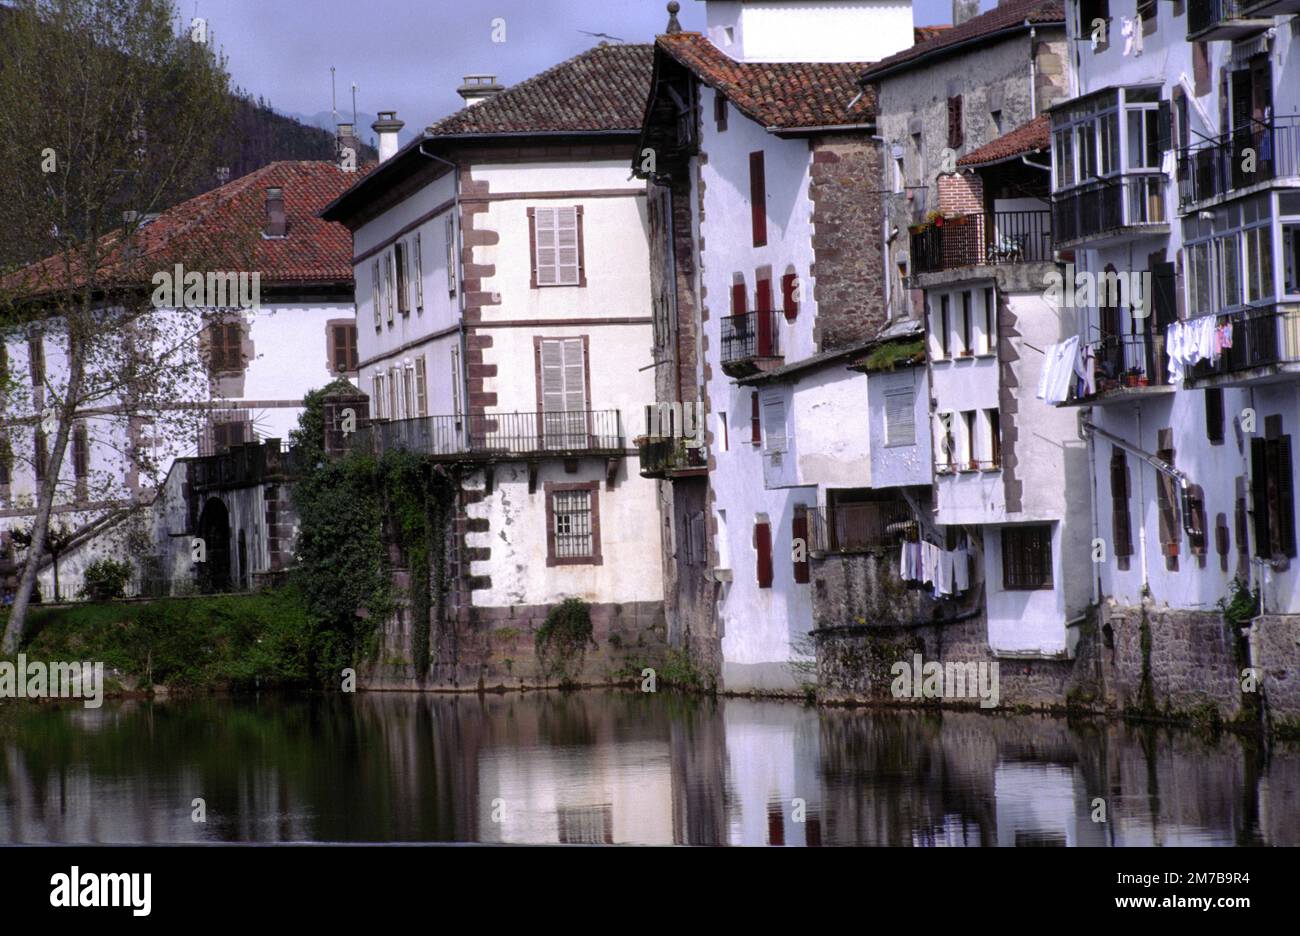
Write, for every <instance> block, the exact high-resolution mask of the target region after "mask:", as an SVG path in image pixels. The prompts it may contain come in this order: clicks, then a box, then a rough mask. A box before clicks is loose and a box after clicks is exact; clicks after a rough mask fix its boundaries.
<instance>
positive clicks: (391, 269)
mask: <svg viewBox="0 0 1300 936" xmlns="http://www.w3.org/2000/svg"><path fill="white" fill-rule="evenodd" d="M395 264H396V260H394V258H393V251H391V250H390V251H388V252H387V253H385V254H384V311H385V313H386V314H387V316H388V324H390V325H391V324H393V299H394V297H395V296H396V295H397V283H396V265H395Z"/></svg>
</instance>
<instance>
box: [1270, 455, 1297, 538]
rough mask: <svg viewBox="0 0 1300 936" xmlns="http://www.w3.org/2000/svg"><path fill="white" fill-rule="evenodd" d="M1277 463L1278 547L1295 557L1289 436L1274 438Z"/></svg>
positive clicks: (1292, 484)
mask: <svg viewBox="0 0 1300 936" xmlns="http://www.w3.org/2000/svg"><path fill="white" fill-rule="evenodd" d="M1272 441H1273V445H1274V448H1275V451H1276V453H1277V454H1276V456H1275V459H1274V461H1275V463H1276V465H1277V481H1276V487H1277V526H1278V537H1277V539H1278V547H1279V549H1280V550H1281V552H1282V555H1284V556H1287V557H1290V558H1295V554H1296V542H1295V485H1294V482H1293V481H1292V475H1291V437H1290V436H1282V437H1281V438H1279V439H1274V440H1272Z"/></svg>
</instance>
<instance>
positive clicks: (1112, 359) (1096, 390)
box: [1075, 332, 1169, 401]
mask: <svg viewBox="0 0 1300 936" xmlns="http://www.w3.org/2000/svg"><path fill="white" fill-rule="evenodd" d="M1084 348H1085V350H1086V351H1091V355H1092V388H1091V389H1089V387H1088V384H1087V381H1086V380H1085V379H1084V378H1082V377H1077V379H1076V380H1075V400H1076V401H1086V400H1093V399H1096V398H1097V397H1100V396H1103V395H1105V394H1107V393H1110V392H1111V391H1114V390H1119V389H1122V388H1127V389H1139V388H1141V387H1160V386H1166V385H1167V384H1168V383H1169V369H1168V366H1167V364H1166V361H1165V356H1164V354H1165V336H1164V335H1158V334H1154V333H1150V332H1139V333H1138V334H1136V335H1107V336H1105V337H1103V338H1099V339H1097V340H1096V341H1090V342H1088V343H1087V344H1086V345H1084Z"/></svg>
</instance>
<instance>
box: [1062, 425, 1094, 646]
mask: <svg viewBox="0 0 1300 936" xmlns="http://www.w3.org/2000/svg"><path fill="white" fill-rule="evenodd" d="M1088 466H1089V468H1090V469H1091V474H1092V542H1093V543H1096V542H1097V539H1098V534H1099V533H1100V532H1101V526H1100V523H1099V521H1098V520H1097V445H1096V443H1095V441H1094V440H1093V438H1092V434H1091V433H1089V434H1088ZM1089 546H1090V548H1091V544H1089ZM1100 566H1101V564H1100V563H1098V564H1097V569H1096V570H1095V571H1094V572H1093V574H1092V603H1093V604H1094V605H1100V604H1101V567H1100ZM1067 626H1069V625H1068V622H1067Z"/></svg>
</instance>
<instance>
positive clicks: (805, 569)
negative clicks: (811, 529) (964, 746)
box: [790, 504, 812, 585]
mask: <svg viewBox="0 0 1300 936" xmlns="http://www.w3.org/2000/svg"><path fill="white" fill-rule="evenodd" d="M797 543H802V544H803V548H802V549H797V547H796V544H797ZM790 554H791V561H792V562H793V563H794V580H795V583H796V584H799V585H806V584H808V582H809V580H810V579H811V578H812V576H811V571H812V570H811V568H810V567H809V560H808V508H807V507H805V506H804V505H803V504H796V505H795V508H794V517H793V518H792V519H791V521H790ZM799 555H802V556H803V559H796V558H794V557H795V556H799Z"/></svg>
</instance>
